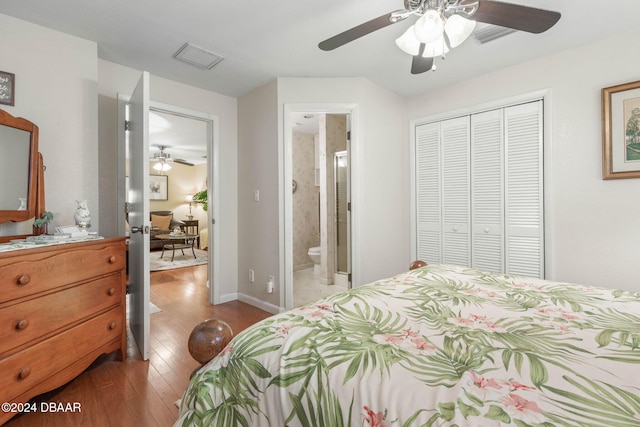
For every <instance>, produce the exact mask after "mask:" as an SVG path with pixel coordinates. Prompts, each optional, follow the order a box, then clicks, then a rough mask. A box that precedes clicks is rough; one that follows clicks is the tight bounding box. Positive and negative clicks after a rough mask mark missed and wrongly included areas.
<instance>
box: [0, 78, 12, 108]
mask: <svg viewBox="0 0 640 427" xmlns="http://www.w3.org/2000/svg"><path fill="white" fill-rule="evenodd" d="M15 89H16V75H15V74H13V73H7V72H6V71H0V104H4V105H14V104H15V98H16V96H15Z"/></svg>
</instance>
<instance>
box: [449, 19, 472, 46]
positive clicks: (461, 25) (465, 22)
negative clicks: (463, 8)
mask: <svg viewBox="0 0 640 427" xmlns="http://www.w3.org/2000/svg"><path fill="white" fill-rule="evenodd" d="M475 28H476V21H473V20H471V19H466V18H464V17H462V16H460V15H451V16H450V17H449V18H448V19H447V22H446V23H445V24H444V31H445V32H446V33H447V37H448V38H449V46H450V47H451V48H452V49H453V48H454V47H458V46H460V45H461V44H462V42H464V41H465V40H466V39H467V38H469V36H470V35H471V33H473V30H475Z"/></svg>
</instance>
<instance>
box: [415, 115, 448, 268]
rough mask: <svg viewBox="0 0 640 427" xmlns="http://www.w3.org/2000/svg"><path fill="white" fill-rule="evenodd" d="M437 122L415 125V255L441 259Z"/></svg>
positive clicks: (429, 260) (434, 261)
mask: <svg viewBox="0 0 640 427" xmlns="http://www.w3.org/2000/svg"><path fill="white" fill-rule="evenodd" d="M440 173H441V171H440V123H433V124H425V125H420V126H418V127H416V180H417V183H416V209H417V212H416V217H417V222H418V224H417V228H418V230H417V235H418V236H417V240H416V245H417V248H416V253H417V257H418V259H421V260H425V261H428V262H429V263H441V262H442V251H441V220H442V218H441V202H440V198H441V192H440V187H441V174H440Z"/></svg>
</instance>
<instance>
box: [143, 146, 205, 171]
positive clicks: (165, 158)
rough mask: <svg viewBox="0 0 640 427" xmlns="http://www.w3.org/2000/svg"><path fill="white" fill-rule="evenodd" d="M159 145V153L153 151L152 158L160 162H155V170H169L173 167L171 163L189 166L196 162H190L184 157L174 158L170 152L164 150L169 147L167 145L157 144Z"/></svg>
mask: <svg viewBox="0 0 640 427" xmlns="http://www.w3.org/2000/svg"><path fill="white" fill-rule="evenodd" d="M157 147H158V148H159V149H160V152H159V153H153V157H152V158H151V160H152V161H154V162H158V163H157V164H155V165H154V166H153V168H154V169H155V170H158V171H168V170H169V169H171V165H169V163H173V162H175V163H180V164H183V165H187V166H193V165H194V164H193V163H191V162H188V161H186V160H184V159H173V158H171V155H170V154H169V153H166V152H165V151H164V150H165V149H167V146H166V145H157Z"/></svg>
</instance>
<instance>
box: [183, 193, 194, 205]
mask: <svg viewBox="0 0 640 427" xmlns="http://www.w3.org/2000/svg"><path fill="white" fill-rule="evenodd" d="M184 201H185V202H187V203H191V202H193V194H187V195H186V196H184Z"/></svg>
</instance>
